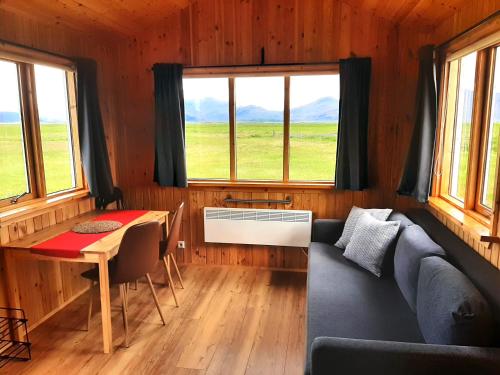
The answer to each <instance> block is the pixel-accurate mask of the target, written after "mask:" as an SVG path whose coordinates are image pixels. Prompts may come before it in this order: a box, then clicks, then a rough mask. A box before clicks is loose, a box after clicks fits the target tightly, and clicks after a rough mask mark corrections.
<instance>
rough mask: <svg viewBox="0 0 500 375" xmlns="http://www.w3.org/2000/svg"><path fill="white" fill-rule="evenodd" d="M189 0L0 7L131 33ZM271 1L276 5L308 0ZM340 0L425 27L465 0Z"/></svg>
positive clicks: (48, 1)
mask: <svg viewBox="0 0 500 375" xmlns="http://www.w3.org/2000/svg"><path fill="white" fill-rule="evenodd" d="M193 1H195V0H0V8H3V9H5V10H7V11H11V12H16V13H22V14H24V15H27V16H30V17H34V18H37V19H41V20H43V21H47V22H49V23H58V24H61V25H63V26H67V27H70V28H73V29H77V30H81V31H87V32H88V31H91V32H97V33H99V32H108V33H113V34H118V35H122V36H123V35H124V36H132V35H136V34H138V33H140V32H141V31H143V30H145V29H147V28H148V27H151V26H152V25H156V24H159V23H161V21H162V20H164V19H166V18H167V17H168V16H169V15H171V14H172V13H174V12H176V11H178V10H180V9H182V8H184V7H187V6H189V4H190V3H191V2H193ZM198 1H207V0H198ZM223 1H228V0H223ZM241 1H243V0H241ZM246 1H250V2H251V1H262V0H246ZM265 1H268V0H265ZM274 1H275V2H276V4H277V5H279V4H280V3H286V2H292V3H293V2H296V1H310V0H281V1H280V0H274ZM325 1H335V0H325ZM340 1H343V2H345V3H348V4H350V5H352V6H354V7H357V8H360V9H364V10H368V11H370V12H373V13H374V14H375V15H376V16H379V17H382V18H385V19H388V20H390V21H392V22H394V23H395V24H410V25H419V26H422V27H427V28H428V27H434V26H436V25H438V24H439V23H440V22H441V21H442V20H444V19H445V18H447V17H449V16H450V15H451V14H453V12H454V11H455V10H456V9H457V8H459V7H460V5H461V4H462V3H464V2H465V1H467V0H340Z"/></svg>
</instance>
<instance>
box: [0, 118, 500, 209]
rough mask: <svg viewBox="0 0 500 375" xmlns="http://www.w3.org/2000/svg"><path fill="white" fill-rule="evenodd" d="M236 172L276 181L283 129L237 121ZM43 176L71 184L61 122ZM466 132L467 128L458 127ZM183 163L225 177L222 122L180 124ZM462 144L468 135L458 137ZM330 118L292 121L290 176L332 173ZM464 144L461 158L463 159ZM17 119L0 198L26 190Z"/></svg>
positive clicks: (5, 153) (45, 135)
mask: <svg viewBox="0 0 500 375" xmlns="http://www.w3.org/2000/svg"><path fill="white" fill-rule="evenodd" d="M236 130H237V139H236V141H237V145H236V152H237V171H238V178H240V179H257V180H281V178H282V164H283V152H282V148H283V128H282V125H280V124H274V123H262V124H255V123H238V124H237V129H236ZM41 134H42V147H43V150H44V164H45V175H46V183H47V191H48V192H49V193H51V192H56V191H60V190H65V189H68V188H71V187H72V186H73V179H72V175H71V166H70V160H71V158H70V156H71V155H70V152H69V149H68V134H67V128H66V126H65V125H61V124H45V125H43V126H42V132H41ZM464 134H467V131H464ZM499 137H500V123H496V124H495V125H494V128H493V144H492V147H491V151H492V154H493V155H497V152H498V139H499ZM186 140H187V164H188V175H189V177H190V178H220V179H227V178H229V126H228V124H223V123H208V124H195V123H187V124H186ZM462 141H463V142H462V144H463V145H467V144H468V142H469V141H468V139H463V140H462ZM336 144H337V124H336V123H292V124H291V126H290V180H294V181H305V180H308V181H310V180H326V181H331V180H333V177H334V172H335V157H336V155H335V153H336ZM467 154H468V151H467V148H466V147H463V148H462V150H461V156H460V158H461V159H464V160H466V157H467ZM24 163H25V161H24V156H23V150H22V138H21V127H20V125H19V124H17V125H16V124H0V199H3V198H8V197H12V196H15V195H18V194H21V193H23V192H24V191H26V176H25V168H24ZM496 164H497V160H496V158H495V157H494V158H492V160H491V162H490V165H489V170H488V186H487V193H486V198H485V199H484V203H486V204H487V205H489V206H491V205H492V202H493V191H494V187H495V186H494V181H495V176H496ZM460 165H461V168H462V171H461V172H460V173H459V187H458V191H459V193H460V194H464V192H465V185H466V178H467V170H466V163H460Z"/></svg>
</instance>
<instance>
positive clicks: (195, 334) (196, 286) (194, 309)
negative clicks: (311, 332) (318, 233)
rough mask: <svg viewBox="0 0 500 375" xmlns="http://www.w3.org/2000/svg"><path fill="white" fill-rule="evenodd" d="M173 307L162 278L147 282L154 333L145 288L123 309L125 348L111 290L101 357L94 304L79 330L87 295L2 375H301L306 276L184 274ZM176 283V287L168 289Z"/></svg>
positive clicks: (201, 269) (199, 270) (193, 270)
mask: <svg viewBox="0 0 500 375" xmlns="http://www.w3.org/2000/svg"><path fill="white" fill-rule="evenodd" d="M181 273H182V274H183V276H184V282H185V287H186V288H185V289H184V290H182V289H178V297H179V302H180V305H181V306H180V307H179V308H176V307H175V305H174V301H173V299H172V297H171V294H170V291H169V290H168V288H167V287H165V286H164V285H162V284H163V280H164V279H163V274H162V273H161V270H160V269H158V272H156V273H155V275H154V277H153V281H154V282H155V287H156V290H157V292H158V295H159V299H160V303H161V305H162V308H163V311H164V314H165V317H166V320H167V322H166V323H167V325H166V326H162V325H161V321H160V317H159V315H158V312H157V310H156V309H155V307H154V303H153V300H152V298H151V295H150V293H149V290H148V288H147V284H146V281H145V280H143V281H142V282H140V283H139V290H138V291H133V290H132V291H131V294H130V297H129V298H130V300H129V304H130V305H129V327H130V328H129V329H130V347H129V348H125V347H123V346H122V343H123V328H122V327H123V326H122V319H121V310H120V307H119V297H118V289H117V288H115V287H114V288H113V289H112V294H111V296H112V318H113V339H114V340H113V341H114V348H115V350H114V353H113V354H112V355H105V354H102V352H101V350H102V340H101V324H100V319H101V317H100V312H99V303H98V298H97V296H96V298H95V300H94V306H95V309H94V310H95V313H94V315H93V317H92V323H91V329H90V331H89V332H87V331H85V326H86V314H87V313H86V312H87V303H88V297H87V294H85V295H84V296H82V297H81V298H79V299H78V300H76V301H75V302H74V303H72V304H71V305H70V306H68V307H67V308H65V309H64V310H63V311H61V312H59V313H58V314H56V315H55V316H54V317H52V318H51V319H50V320H48V321H47V322H46V323H44V324H42V325H41V326H40V327H38V328H37V329H35V330H34V331H33V332H32V333H31V336H30V339H31V341H32V343H33V360H32V361H31V362H27V363H12V364H8V365H7V366H6V367H4V368H2V369H0V373H4V372H6V373H11V374H50V373H53V374H64V375H69V374H190V375H201V374H207V375H208V374H232V375H236V374H247V375H251V374H259V375H261V374H264V375H275V374H287V375H289V374H292V375H293V374H301V373H302V372H303V363H304V341H305V339H304V337H305V326H304V323H305V294H306V290H305V287H306V274H305V273H293V272H276V271H268V270H258V269H254V268H244V267H222V266H194V265H193V266H191V265H190V266H186V267H182V268H181ZM174 282H175V280H174Z"/></svg>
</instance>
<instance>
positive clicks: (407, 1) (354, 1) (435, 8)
mask: <svg viewBox="0 0 500 375" xmlns="http://www.w3.org/2000/svg"><path fill="white" fill-rule="evenodd" d="M344 1H345V2H347V3H349V4H351V5H353V6H355V7H358V8H361V9H365V10H367V11H371V12H373V13H374V14H376V15H378V16H380V17H383V18H385V19H388V20H390V21H392V22H394V23H396V24H403V23H404V24H412V25H413V24H415V25H416V24H419V25H421V26H423V27H434V26H437V25H438V24H439V23H440V22H441V21H443V20H444V19H446V18H448V17H449V16H451V15H452V14H453V13H454V12H455V11H456V10H457V9H459V8H460V6H461V4H464V3H466V2H467V1H468V0H344Z"/></svg>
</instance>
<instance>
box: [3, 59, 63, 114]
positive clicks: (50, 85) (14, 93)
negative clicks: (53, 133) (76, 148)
mask: <svg viewBox="0 0 500 375" xmlns="http://www.w3.org/2000/svg"><path fill="white" fill-rule="evenodd" d="M35 82H36V89H37V101H38V113H39V115H40V117H41V118H53V119H59V120H64V119H66V118H67V116H68V108H67V99H66V74H65V71H64V70H62V69H57V68H52V67H47V66H43V65H35ZM0 83H1V84H0V112H19V110H20V104H19V91H18V80H17V69H16V64H14V63H11V62H8V61H0Z"/></svg>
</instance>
